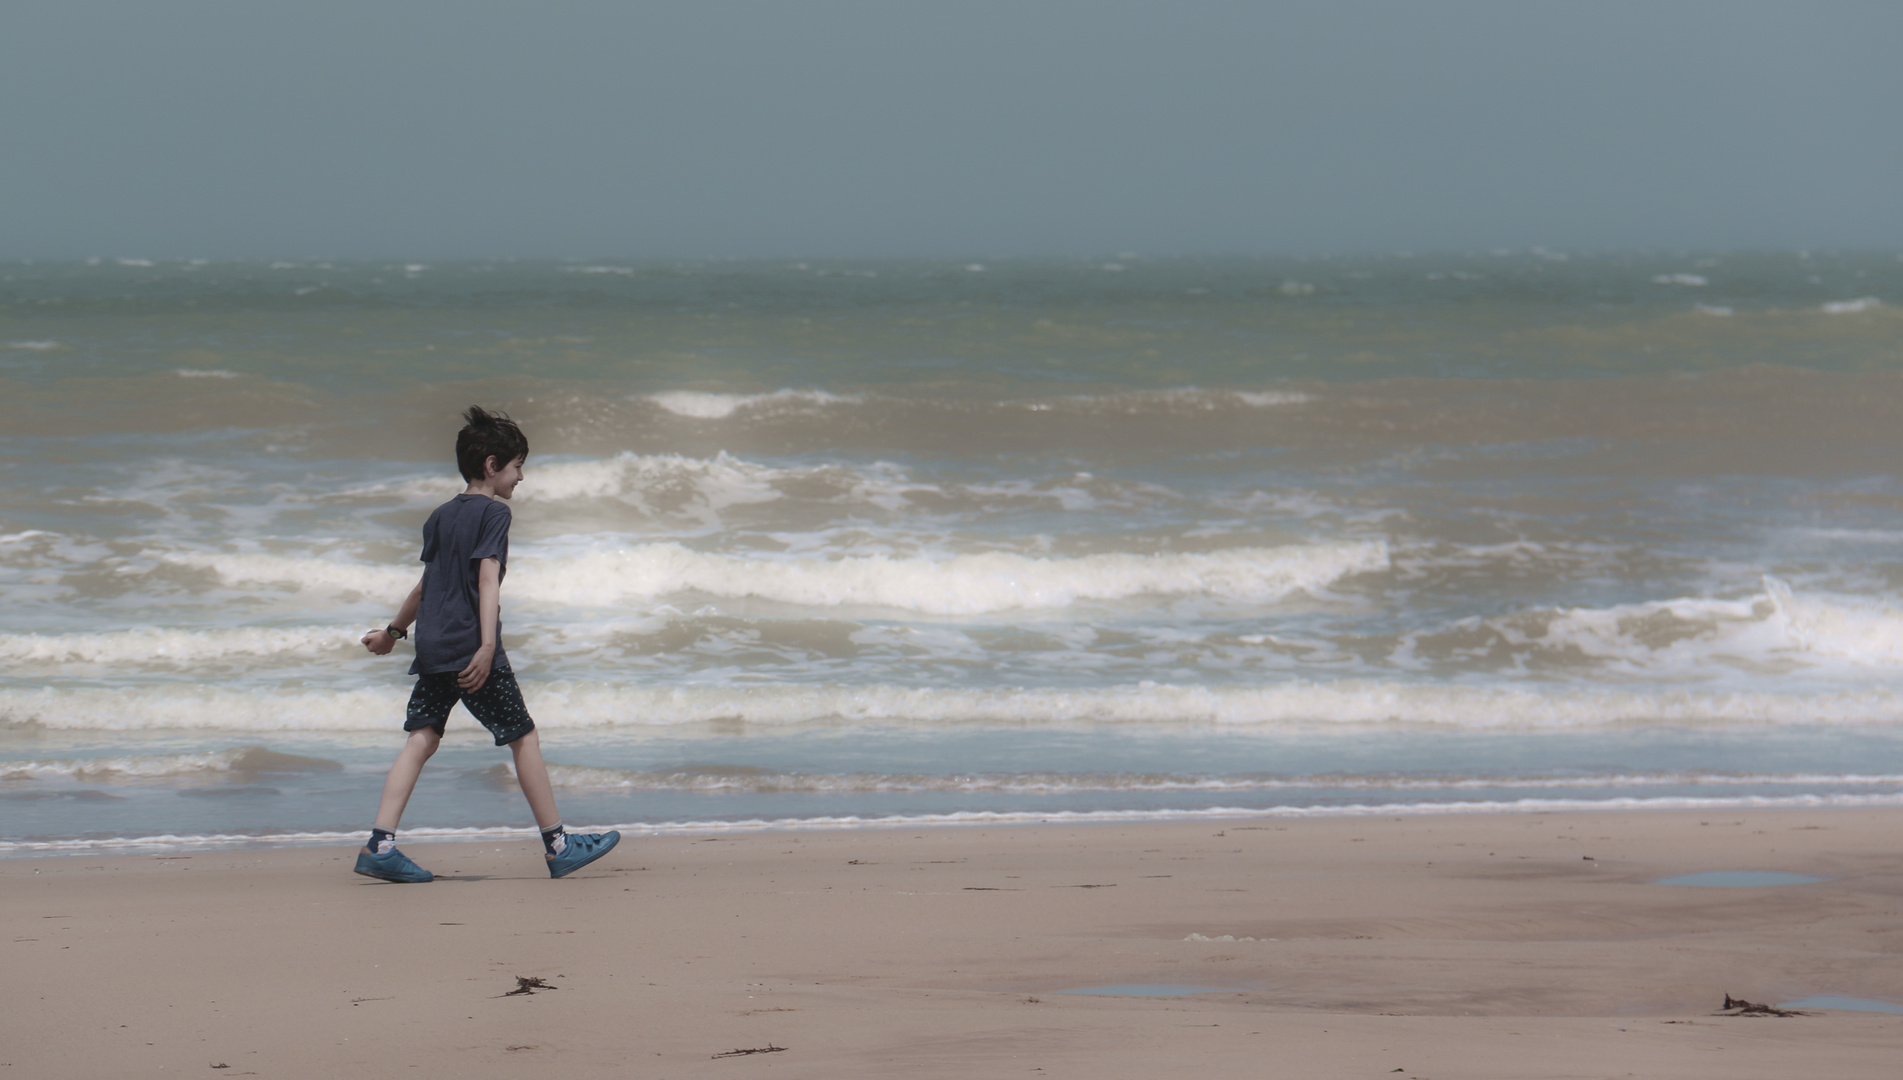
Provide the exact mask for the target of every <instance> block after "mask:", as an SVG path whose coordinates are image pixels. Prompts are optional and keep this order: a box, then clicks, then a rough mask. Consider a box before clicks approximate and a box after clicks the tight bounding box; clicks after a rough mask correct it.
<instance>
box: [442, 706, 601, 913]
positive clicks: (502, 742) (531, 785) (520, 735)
mask: <svg viewBox="0 0 1903 1080" xmlns="http://www.w3.org/2000/svg"><path fill="white" fill-rule="evenodd" d="M463 706H464V707H465V708H467V709H468V710H469V711H470V713H472V714H473V715H474V716H475V717H476V719H477V720H480V721H482V726H483V727H486V728H488V729H489V731H490V732H491V733H492V734H494V735H495V737H496V745H497V746H506V747H508V748H509V751H510V752H511V753H513V754H514V755H515V779H516V782H517V783H518V784H520V785H521V786H522V794H523V796H524V797H525V798H527V799H528V800H529V810H530V812H531V813H533V814H534V815H535V824H536V825H537V826H538V827H539V828H540V829H541V830H542V849H543V853H544V855H545V856H546V857H547V859H548V873H549V876H550V877H562V876H564V875H566V874H569V873H571V872H573V871H576V870H579V869H581V868H582V867H584V866H587V865H588V864H589V863H591V862H594V861H595V860H596V859H599V858H601V857H602V856H603V855H606V854H607V853H608V852H609V851H610V850H612V849H613V848H614V846H615V844H616V843H618V842H619V841H620V840H621V834H620V833H618V832H608V833H601V834H594V833H589V834H586V835H577V836H570V835H569V834H568V833H567V832H566V831H565V830H564V829H563V828H562V815H561V812H560V811H559V810H557V809H555V785H553V784H551V783H549V779H548V765H547V763H545V762H544V761H543V760H542V737H541V735H540V734H538V733H537V732H536V730H535V721H534V720H532V719H530V717H529V710H528V708H527V706H525V705H523V703H522V688H521V687H519V686H517V685H516V681H515V674H514V673H513V672H511V671H509V670H508V669H507V668H503V669H500V670H497V671H492V672H490V673H489V681H488V682H486V683H484V684H483V685H482V688H481V689H479V690H476V691H474V692H473V693H468V694H464V695H463Z"/></svg>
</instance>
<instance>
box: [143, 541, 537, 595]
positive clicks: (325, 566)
mask: <svg viewBox="0 0 1903 1080" xmlns="http://www.w3.org/2000/svg"><path fill="white" fill-rule="evenodd" d="M160 562H162V563H164V564H166V565H169V566H178V567H187V568H190V569H195V570H202V571H206V572H209V573H210V574H212V575H213V576H215V577H216V578H217V579H218V580H219V581H220V582H222V583H224V584H225V585H229V586H234V587H258V586H263V587H266V588H271V589H277V590H282V591H288V592H295V591H301V590H305V591H316V592H330V593H356V594H362V595H367V596H375V597H379V598H383V597H398V596H401V595H403V594H404V593H405V592H408V591H409V589H410V588H411V587H412V586H414V585H415V584H416V580H417V578H418V576H419V575H420V574H421V571H420V570H418V569H415V568H412V567H395V566H367V565H364V564H362V563H346V562H338V561H336V560H333V559H300V558H294V557H291V556H286V555H261V554H227V553H220V554H215V555H214V554H205V553H189V552H188V553H184V554H175V555H166V556H164V557H163V558H162V559H161V560H160ZM511 584H513V582H511Z"/></svg>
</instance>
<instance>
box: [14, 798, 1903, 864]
mask: <svg viewBox="0 0 1903 1080" xmlns="http://www.w3.org/2000/svg"><path fill="white" fill-rule="evenodd" d="M1899 809H1903V794H1896V795H1841V794H1840V795H1816V794H1803V795H1788V796H1765V795H1751V796H1735V797H1731V798H1722V797H1714V798H1708V799H1698V798H1692V797H1687V796H1677V795H1672V796H1658V797H1652V798H1646V797H1634V798H1626V799H1596V800H1586V799H1522V800H1517V801H1515V802H1511V803H1508V802H1497V801H1487V802H1414V803H1391V804H1381V803H1357V804H1351V805H1347V806H1274V807H1264V808H1253V807H1202V808H1187V809H1152V810H1076V811H1071V810H1060V811H1032V810H1025V811H993V810H970V811H955V812H952V813H943V814H921V815H893V816H889V817H868V818H861V817H856V816H847V817H815V818H774V819H764V818H747V819H741V820H734V821H723V820H717V819H703V820H693V821H665V822H658V823H644V822H619V823H598V824H580V825H576V826H573V827H572V828H571V829H570V830H569V831H571V832H605V831H607V830H610V829H614V830H619V831H620V832H621V833H622V834H623V835H624V836H626V837H667V836H677V835H687V834H699V833H708V832H735V833H779V832H783V833H804V832H840V831H852V830H860V829H872V830H880V829H969V828H1036V827H1042V826H1050V827H1065V826H1070V827H1078V828H1090V827H1099V826H1114V825H1163V824H1177V823H1181V824H1189V823H1196V822H1206V823H1211V824H1220V823H1222V822H1225V821H1320V820H1333V819H1347V820H1365V819H1369V818H1380V817H1392V818H1397V819H1399V818H1437V817H1466V816H1495V815H1498V816H1508V817H1511V816H1521V815H1541V814H1594V813H1606V814H1667V813H1689V812H1705V813H1715V812H1733V811H1736V812H1747V811H1749V812H1757V813H1763V812H1795V811H1804V810H1873V811H1880V810H1899ZM367 831H368V830H367V828H365V829H352V830H350V831H348V832H339V831H323V832H284V833H215V834H194V835H179V834H171V833H167V834H160V835H154V836H133V837H109V838H87V837H77V838H71V839H58V840H0V861H7V860H15V859H36V858H62V857H70V856H82V855H95V854H97V855H112V854H125V855H139V854H151V853H156V852H160V851H164V852H186V851H208V852H209V851H234V852H236V851H247V850H278V849H284V848H312V847H326V846H330V845H336V844H352V843H355V842H356V841H358V840H359V839H361V838H362V836H363V835H364V834H365V833H366V832H367ZM401 835H402V836H403V837H404V840H405V842H411V841H415V842H422V843H488V842H498V841H506V840H522V839H532V838H534V837H535V836H536V835H537V831H536V829H535V828H534V827H533V826H530V825H472V826H428V825H425V826H418V827H416V828H405V829H403V830H401Z"/></svg>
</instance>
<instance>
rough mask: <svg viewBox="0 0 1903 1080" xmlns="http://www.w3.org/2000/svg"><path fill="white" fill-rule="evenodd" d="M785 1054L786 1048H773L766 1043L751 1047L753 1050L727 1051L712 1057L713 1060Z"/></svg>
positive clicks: (773, 1046)
mask: <svg viewBox="0 0 1903 1080" xmlns="http://www.w3.org/2000/svg"><path fill="white" fill-rule="evenodd" d="M785 1052H786V1047H784V1046H775V1045H773V1044H772V1043H767V1044H766V1045H765V1046H756V1047H753V1048H752V1049H750V1050H727V1051H723V1052H721V1053H718V1054H715V1055H714V1057H715V1058H724V1057H746V1056H747V1055H748V1054H780V1053H785Z"/></svg>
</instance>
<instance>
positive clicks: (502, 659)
mask: <svg viewBox="0 0 1903 1080" xmlns="http://www.w3.org/2000/svg"><path fill="white" fill-rule="evenodd" d="M509 519H510V514H509V507H508V506H507V504H505V503H503V502H502V501H501V500H499V499H492V498H490V497H489V496H487V495H471V494H469V493H467V492H465V493H463V494H461V495H458V496H456V497H455V498H453V499H451V500H449V501H448V502H446V503H444V504H443V505H441V506H439V507H437V508H436V509H435V510H434V511H433V512H431V514H430V516H429V520H428V521H426V522H424V523H423V556H422V559H423V606H422V607H421V608H419V609H418V610H417V615H416V660H415V662H414V663H412V664H410V674H412V675H430V674H434V673H436V672H440V671H461V670H462V669H463V668H465V667H468V666H469V661H470V658H472V657H474V656H475V655H476V650H477V649H479V648H481V647H482V622H481V617H480V615H479V611H480V608H479V607H478V606H477V596H478V592H479V590H480V587H481V583H482V571H481V569H480V565H479V564H480V563H481V561H482V560H483V559H491V558H493V559H497V560H499V561H500V562H501V563H502V566H501V570H502V573H503V574H504V575H506V574H507V573H508V572H509ZM498 580H500V578H498ZM491 668H492V670H495V671H507V670H509V655H508V654H507V653H505V652H503V651H502V616H501V614H500V612H498V613H497V615H496V655H495V660H494V662H493V663H492V665H491Z"/></svg>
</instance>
